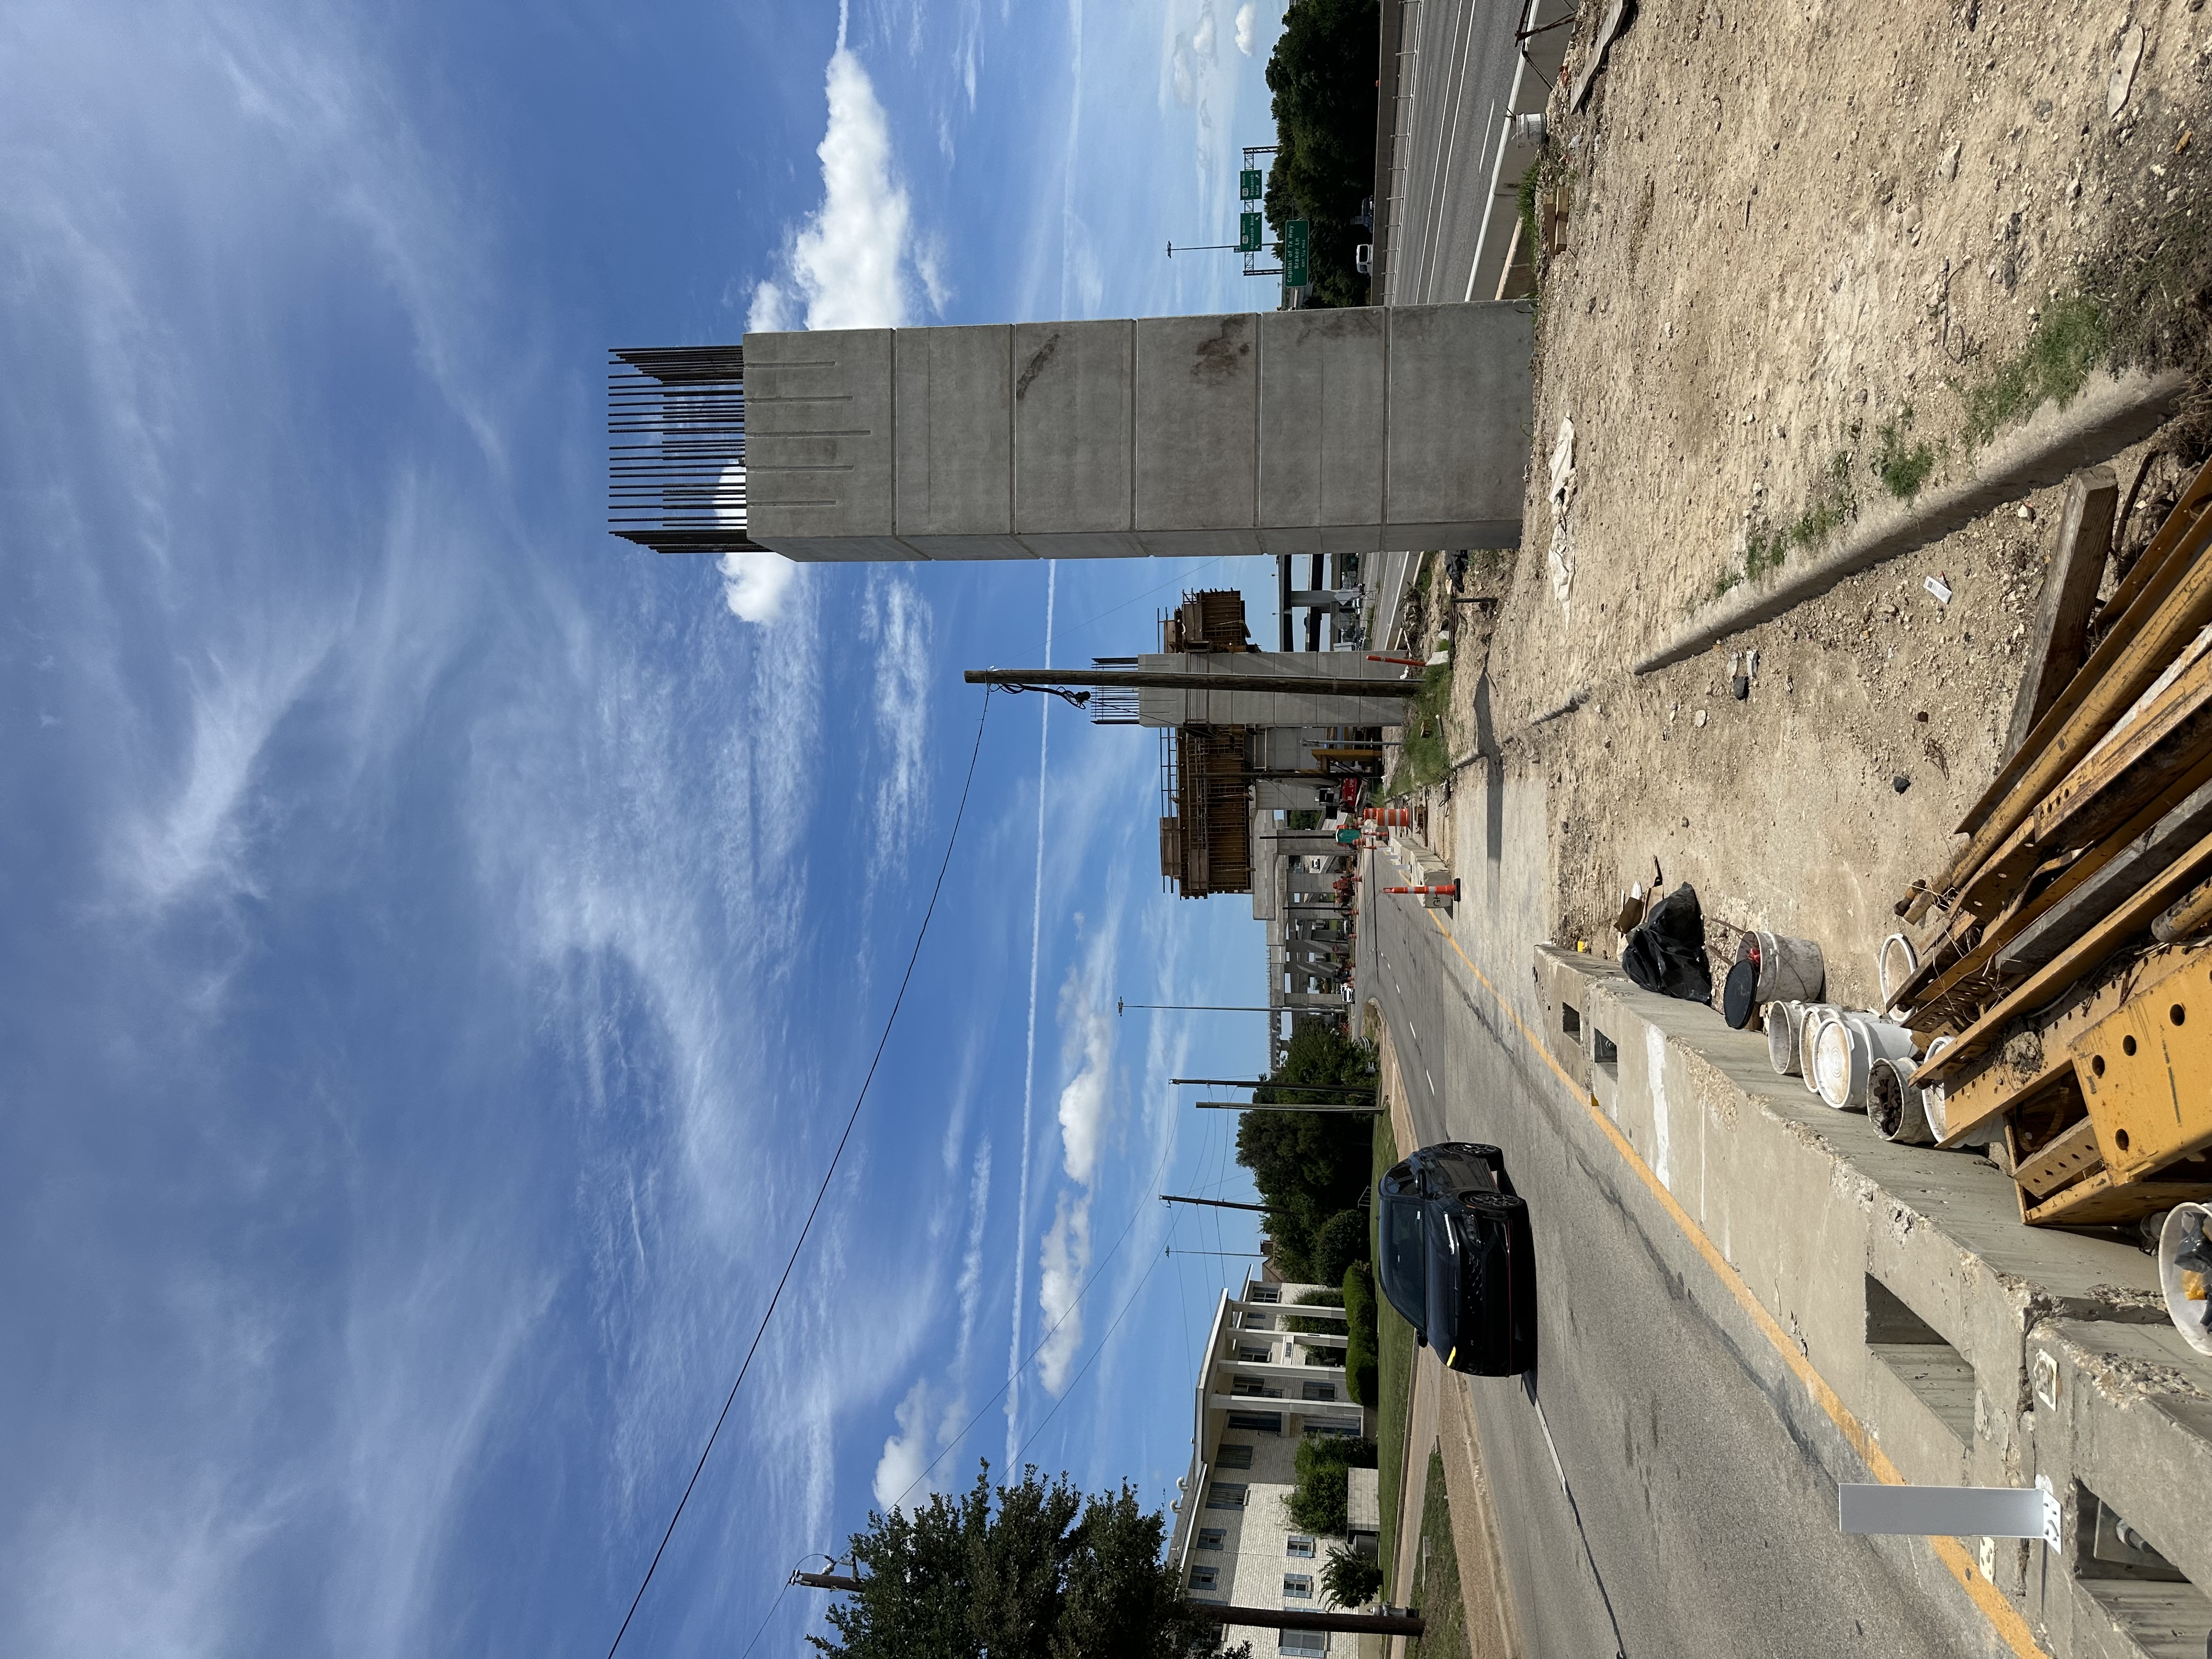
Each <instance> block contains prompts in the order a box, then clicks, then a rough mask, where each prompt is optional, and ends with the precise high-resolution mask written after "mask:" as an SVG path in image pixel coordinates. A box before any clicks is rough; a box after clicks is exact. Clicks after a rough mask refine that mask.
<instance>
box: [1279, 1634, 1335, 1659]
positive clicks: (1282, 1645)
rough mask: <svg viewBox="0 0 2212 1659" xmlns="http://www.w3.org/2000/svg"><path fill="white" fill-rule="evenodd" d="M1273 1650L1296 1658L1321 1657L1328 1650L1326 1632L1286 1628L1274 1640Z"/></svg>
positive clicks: (1313, 1658) (1309, 1658)
mask: <svg viewBox="0 0 2212 1659" xmlns="http://www.w3.org/2000/svg"><path fill="white" fill-rule="evenodd" d="M1275 1651H1276V1652H1278V1653H1280V1654H1285V1655H1293V1656H1296V1659H1321V1656H1322V1655H1323V1654H1325V1653H1327V1652H1328V1632H1327V1631H1322V1630H1286V1631H1284V1632H1281V1634H1280V1635H1279V1637H1278V1638H1277V1639H1276V1642H1275Z"/></svg>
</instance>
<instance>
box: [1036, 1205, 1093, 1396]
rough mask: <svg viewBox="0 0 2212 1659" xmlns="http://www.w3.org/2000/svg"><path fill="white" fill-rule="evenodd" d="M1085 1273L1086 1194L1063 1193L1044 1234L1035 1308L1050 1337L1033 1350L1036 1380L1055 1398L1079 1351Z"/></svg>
mask: <svg viewBox="0 0 2212 1659" xmlns="http://www.w3.org/2000/svg"><path fill="white" fill-rule="evenodd" d="M1090 1271H1091V1195H1090V1194H1089V1193H1087V1192H1086V1193H1081V1194H1077V1193H1066V1192H1063V1193H1062V1194H1060V1204H1059V1207H1058V1209H1057V1211H1056V1212H1054V1216H1053V1220H1052V1227H1051V1230H1050V1231H1048V1232H1047V1233H1046V1234H1045V1236H1044V1248H1043V1249H1042V1251H1041V1252H1040V1254H1039V1260H1038V1273H1037V1305H1038V1307H1039V1308H1041V1309H1042V1310H1043V1314H1044V1322H1045V1328H1046V1329H1047V1330H1048V1331H1051V1333H1052V1334H1051V1335H1050V1336H1048V1337H1047V1338H1046V1339H1045V1342H1044V1346H1042V1348H1040V1349H1038V1351H1037V1377H1038V1380H1039V1381H1040V1382H1042V1383H1043V1384H1044V1386H1045V1389H1046V1391H1047V1392H1048V1393H1050V1394H1052V1395H1055V1396H1057V1395H1062V1394H1065V1393H1066V1391H1067V1385H1068V1383H1069V1382H1070V1381H1071V1380H1072V1378H1071V1376H1070V1373H1071V1370H1072V1369H1073V1366H1074V1364H1075V1356H1076V1355H1077V1354H1078V1353H1079V1352H1082V1349H1083V1310H1082V1309H1081V1308H1079V1306H1077V1305H1076V1300H1075V1298H1076V1296H1077V1293H1078V1292H1079V1291H1081V1290H1082V1288H1083V1280H1084V1277H1085V1274H1087V1273H1089V1272H1090ZM1055 1321H1058V1322H1059V1323H1058V1325H1057V1327H1055V1324H1054V1322H1055Z"/></svg>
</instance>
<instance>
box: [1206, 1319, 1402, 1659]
mask: <svg viewBox="0 0 2212 1659" xmlns="http://www.w3.org/2000/svg"><path fill="white" fill-rule="evenodd" d="M1319 1288H1320V1287H1319V1286H1316V1285H1285V1284H1271V1283H1267V1282H1264V1281H1262V1280H1261V1279H1256V1278H1255V1279H1247V1280H1246V1282H1245V1284H1244V1285H1243V1289H1242V1290H1241V1291H1239V1292H1238V1294H1237V1296H1235V1297H1231V1295H1230V1294H1229V1293H1228V1292H1227V1291H1223V1292H1222V1297H1221V1302H1220V1305H1219V1306H1218V1308H1217V1309H1216V1310H1215V1312H1214V1317H1213V1325H1212V1330H1211V1331H1210V1332H1209V1334H1208V1335H1207V1338H1206V1348H1205V1352H1204V1357H1203V1358H1202V1359H1201V1360H1200V1366H1199V1375H1198V1379H1197V1383H1196V1386H1195V1389H1194V1406H1193V1410H1194V1423H1193V1433H1192V1437H1191V1462H1190V1472H1189V1473H1188V1474H1187V1475H1185V1476H1184V1477H1183V1479H1182V1481H1181V1482H1179V1483H1178V1484H1179V1486H1180V1488H1181V1496H1180V1497H1179V1498H1177V1499H1176V1506H1175V1531H1174V1534H1173V1535H1172V1537H1171V1538H1170V1541H1169V1546H1168V1559H1169V1560H1170V1562H1171V1563H1172V1564H1173V1565H1174V1567H1175V1570H1176V1577H1177V1579H1178V1580H1179V1581H1180V1582H1181V1583H1182V1587H1183V1591H1184V1594H1186V1595H1188V1596H1189V1597H1190V1598H1191V1599H1192V1600H1193V1601H1219V1602H1224V1603H1230V1604H1233V1605H1235V1606H1238V1607H1285V1608H1289V1609H1293V1610H1299V1611H1313V1612H1318V1611H1321V1610H1322V1608H1323V1607H1325V1606H1326V1604H1327V1603H1326V1598H1325V1597H1324V1595H1323V1594H1322V1588H1321V1567H1322V1563H1323V1562H1324V1561H1326V1560H1327V1559H1328V1553H1329V1550H1330V1549H1331V1548H1332V1547H1337V1546H1341V1545H1343V1544H1345V1543H1346V1542H1347V1541H1348V1540H1347V1539H1346V1536H1345V1535H1344V1534H1334V1535H1332V1534H1325V1533H1324V1534H1315V1533H1310V1532H1305V1531H1302V1530H1301V1529H1299V1528H1297V1527H1295V1526H1293V1525H1292V1524H1291V1519H1290V1516H1289V1515H1288V1513H1287V1512H1286V1509H1285V1504H1286V1501H1287V1500H1288V1498H1290V1496H1291V1490H1292V1488H1293V1487H1294V1486H1296V1485H1297V1449H1298V1444H1299V1442H1300V1441H1302V1440H1304V1439H1305V1438H1306V1437H1309V1436H1315V1435H1363V1434H1371V1433H1372V1432H1373V1430H1374V1424H1373V1419H1372V1416H1371V1414H1370V1413H1369V1412H1367V1411H1366V1410H1365V1409H1364V1408H1363V1407H1360V1406H1359V1405H1358V1404H1357V1403H1356V1402H1355V1401H1352V1398H1351V1395H1350V1394H1349V1393H1348V1392H1347V1390H1346V1386H1345V1371H1344V1350H1345V1344H1346V1335H1345V1329H1346V1327H1345V1315H1344V1310H1343V1309H1341V1308H1328V1307H1318V1306H1302V1305H1300V1304H1298V1301H1297V1297H1299V1295H1300V1294H1302V1293H1303V1292H1305V1291H1313V1290H1316V1289H1319ZM1292 1315H1296V1316H1303V1317H1307V1318H1312V1319H1316V1320H1317V1321H1322V1322H1326V1323H1327V1324H1328V1326H1329V1327H1330V1328H1329V1329H1328V1330H1326V1331H1323V1332H1302V1331H1292V1330H1290V1329H1288V1328H1286V1326H1285V1318H1286V1316H1292ZM1350 1541H1352V1542H1355V1543H1358V1542H1360V1541H1359V1540H1350ZM1226 1638H1227V1640H1228V1641H1229V1642H1230V1643H1231V1644H1235V1643H1237V1642H1243V1641H1249V1642H1250V1643H1251V1644H1252V1651H1253V1653H1254V1654H1255V1656H1260V1655H1268V1654H1288V1655H1297V1656H1316V1655H1325V1654H1329V1653H1332V1652H1335V1653H1340V1654H1350V1653H1351V1652H1352V1651H1353V1648H1352V1642H1353V1640H1354V1638H1349V1637H1341V1636H1339V1637H1331V1636H1329V1635H1327V1634H1324V1633H1322V1632H1311V1631H1273V1630H1261V1629H1256V1628H1251V1627H1248V1626H1231V1627H1230V1628H1229V1630H1228V1632H1226ZM1332 1643H1334V1644H1336V1645H1335V1646H1334V1647H1332V1646H1331V1644H1332Z"/></svg>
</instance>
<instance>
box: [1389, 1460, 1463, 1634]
mask: <svg viewBox="0 0 2212 1659" xmlns="http://www.w3.org/2000/svg"><path fill="white" fill-rule="evenodd" d="M1410 1604H1411V1605H1412V1606H1413V1607H1419V1609H1420V1610H1421V1617H1422V1618H1424V1619H1425V1620H1428V1626H1429V1627H1428V1632H1427V1634H1425V1635H1423V1636H1417V1637H1415V1638H1413V1639H1412V1640H1411V1641H1409V1642H1407V1644H1406V1659H1471V1656H1472V1655H1473V1653H1474V1644H1471V1643H1470V1642H1469V1641H1468V1639H1467V1601H1466V1599H1465V1597H1464V1596H1462V1594H1461V1593H1460V1585H1459V1553H1458V1551H1457V1550H1456V1549H1455V1547H1454V1546H1453V1544H1452V1528H1451V1498H1450V1495H1449V1493H1447V1492H1445V1491H1444V1460H1443V1453H1441V1452H1437V1451H1431V1453H1430V1454H1429V1478H1428V1491H1427V1494H1426V1495H1425V1497H1424V1498H1422V1500H1421V1553H1420V1561H1419V1565H1418V1566H1416V1567H1415V1568H1414V1570H1413V1596H1412V1598H1411V1603H1410Z"/></svg>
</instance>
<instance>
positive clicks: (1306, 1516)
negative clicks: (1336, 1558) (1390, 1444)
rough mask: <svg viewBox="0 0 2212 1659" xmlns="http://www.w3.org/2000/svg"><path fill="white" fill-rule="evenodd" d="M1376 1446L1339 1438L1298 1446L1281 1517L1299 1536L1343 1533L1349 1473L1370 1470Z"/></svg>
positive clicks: (1318, 1439) (1316, 1439) (1318, 1438)
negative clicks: (1295, 1472) (1295, 1476)
mask: <svg viewBox="0 0 2212 1659" xmlns="http://www.w3.org/2000/svg"><path fill="white" fill-rule="evenodd" d="M1375 1464H1376V1449H1375V1443H1374V1442H1373V1441H1372V1440H1364V1439H1361V1440H1355V1439H1352V1438H1350V1437H1346V1436H1340V1435H1316V1436H1314V1437H1311V1438H1309V1439H1305V1440H1301V1441H1300V1442H1298V1480H1297V1485H1296V1486H1293V1487H1291V1495H1290V1496H1289V1497H1288V1498H1285V1499H1284V1500H1283V1510H1284V1513H1285V1514H1286V1515H1288V1516H1290V1519H1291V1525H1292V1526H1294V1527H1297V1528H1298V1529H1299V1530H1300V1531H1302V1532H1314V1533H1324V1534H1335V1535H1336V1536H1339V1537H1341V1536H1342V1535H1343V1533H1344V1528H1345V1521H1346V1507H1347V1505H1348V1504H1349V1503H1350V1500H1351V1485H1352V1482H1351V1477H1350V1476H1349V1475H1348V1474H1346V1470H1348V1469H1355V1468H1359V1469H1371V1468H1374V1467H1375Z"/></svg>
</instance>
